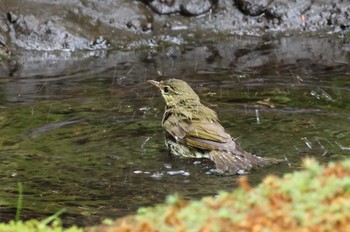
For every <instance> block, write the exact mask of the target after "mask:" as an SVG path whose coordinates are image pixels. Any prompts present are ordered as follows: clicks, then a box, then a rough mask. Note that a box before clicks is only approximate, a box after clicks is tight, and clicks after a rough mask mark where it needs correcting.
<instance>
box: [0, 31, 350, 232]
mask: <svg viewBox="0 0 350 232" xmlns="http://www.w3.org/2000/svg"><path fill="white" fill-rule="evenodd" d="M43 56H45V57H44V58H43ZM349 58H350V45H349V42H348V41H347V40H345V39H339V38H284V39H278V40H277V39H276V40H266V39H258V38H256V39H247V38H240V39H235V40H232V41H226V42H220V43H214V42H213V41H208V42H207V43H205V44H199V45H188V46H174V47H168V48H163V49H147V50H139V51H132V52H131V51H109V52H106V51H100V52H86V53H85V52H79V53H76V54H67V58H66V59H58V58H56V56H55V54H47V53H44V54H34V55H33V59H32V60H23V59H20V58H19V59H18V63H19V64H20V65H19V66H18V68H16V69H14V70H9V69H7V68H6V66H2V67H1V70H0V71H1V77H0V100H1V101H0V133H1V136H0V170H1V172H0V178H1V187H0V212H1V214H0V215H1V217H0V219H1V221H7V220H10V219H14V217H15V212H16V204H17V197H18V189H17V183H18V182H21V183H22V184H23V187H24V196H23V200H24V202H23V211H22V215H21V217H22V219H28V218H33V217H35V218H39V219H40V218H44V217H47V216H48V215H52V214H53V213H55V212H57V211H58V210H60V209H62V208H66V209H67V211H66V213H65V214H64V215H63V216H62V218H63V221H64V223H65V224H66V225H70V224H72V223H77V224H79V225H93V224H96V223H98V222H100V221H101V220H102V219H103V218H106V217H112V218H116V217H120V216H124V215H127V214H130V213H134V212H135V211H136V210H137V208H138V207H142V206H151V205H154V204H156V203H160V202H163V201H164V199H165V197H166V196H167V195H168V194H173V193H179V194H180V195H182V196H184V197H185V198H188V199H197V198H200V197H202V196H207V195H211V196H213V195H215V194H217V193H218V191H221V190H233V189H234V188H235V187H236V186H237V178H240V177H239V176H226V177H222V176H216V175H212V174H209V173H208V171H209V170H210V169H211V168H212V167H213V166H212V163H211V162H208V161H205V160H191V159H190V160H181V159H178V158H172V157H170V156H168V153H167V151H166V149H165V146H164V141H163V130H162V128H161V119H162V115H163V109H164V103H163V100H162V98H161V96H160V94H159V93H158V92H157V91H156V89H154V88H153V87H152V86H150V85H149V84H147V83H146V80H148V79H156V80H161V79H166V78H169V77H176V78H181V79H183V80H185V81H188V82H189V84H190V85H191V86H193V88H194V90H195V91H196V92H197V93H198V94H199V96H200V97H201V99H202V102H203V103H204V104H206V105H207V106H210V107H211V108H213V109H214V110H216V111H217V112H218V114H219V118H220V119H221V122H222V124H223V125H224V127H225V128H226V130H227V132H229V133H230V134H231V135H232V136H233V137H235V138H237V139H238V142H239V143H240V144H241V145H242V146H243V147H244V148H245V149H246V150H248V151H250V152H253V153H257V154H259V155H261V156H267V157H275V158H282V159H284V160H286V162H284V163H282V164H279V165H274V166H271V167H267V168H263V169H259V170H254V171H253V172H252V173H251V174H249V180H250V182H251V183H252V184H257V183H258V182H259V181H260V180H261V179H262V178H263V177H264V176H266V175H269V174H274V175H282V174H284V173H288V172H293V171H295V170H299V168H300V162H301V160H302V159H303V158H304V157H314V158H315V159H317V160H320V161H321V162H329V161H333V160H338V159H342V158H344V157H348V156H349V154H350V140H349V138H350V116H349V115H350V114H349V113H350V79H349V78H350V66H349V60H350V59H349ZM264 100H265V102H264Z"/></svg>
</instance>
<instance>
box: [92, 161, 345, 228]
mask: <svg viewBox="0 0 350 232" xmlns="http://www.w3.org/2000/svg"><path fill="white" fill-rule="evenodd" d="M304 167H305V170H303V171H298V172H294V173H291V174H287V175H285V176H284V177H283V178H278V177H275V176H269V177H266V178H265V179H264V181H263V182H262V183H261V184H260V185H258V186H257V187H256V188H252V187H251V186H250V185H249V183H248V177H247V176H243V177H241V178H240V186H241V187H240V188H239V189H237V190H235V191H233V192H230V193H227V192H222V193H220V194H219V195H218V196H217V197H206V198H203V199H202V200H200V201H186V200H183V199H182V198H180V197H178V196H170V197H168V199H167V201H166V203H165V204H164V205H159V206H156V207H151V208H142V209H140V210H139V211H138V213H137V215H135V216H129V217H125V218H122V219H118V220H117V221H115V222H113V223H109V225H101V226H98V227H95V228H90V229H88V231H350V215H349V213H348V212H350V160H346V161H343V162H341V163H330V164H328V165H327V166H326V167H325V166H322V165H320V164H318V163H317V162H315V161H313V160H305V161H304Z"/></svg>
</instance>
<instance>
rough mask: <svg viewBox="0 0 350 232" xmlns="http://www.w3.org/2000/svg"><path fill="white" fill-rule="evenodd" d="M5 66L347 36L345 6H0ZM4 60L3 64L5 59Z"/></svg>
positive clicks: (30, 2) (282, 0)
mask: <svg viewBox="0 0 350 232" xmlns="http://www.w3.org/2000/svg"><path fill="white" fill-rule="evenodd" d="M0 4H1V6H2V7H1V15H0V42H1V47H0V48H1V49H2V52H1V54H0V56H1V57H2V59H5V58H6V56H8V54H9V50H10V51H11V52H12V53H15V54H17V53H18V50H19V49H24V50H35V51H37V50H40V51H55V50H60V51H62V50H64V51H76V50H99V49H111V48H134V47H140V46H151V47H153V46H157V45H160V44H162V43H172V44H182V43H185V42H191V41H198V40H203V39H208V38H218V37H220V38H226V37H227V36H230V35H240V36H241V35H253V36H262V35H266V34H270V35H275V34H276V33H277V34H282V35H290V34H298V33H314V34H327V33H340V34H343V33H347V32H349V25H350V24H349V22H350V14H349V12H350V5H349V4H348V2H347V1H342V0H333V1H311V0H308V1H304V0H293V1H287V0H273V1H255V0H200V1H199V0H172V1H168V0H167V1H162V0H140V1H129V0H119V1H113V0H107V1H97V0H62V1H42V0H23V1H20V0H14V1H6V0H0ZM4 57H5V58H4Z"/></svg>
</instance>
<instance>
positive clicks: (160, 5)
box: [143, 0, 217, 16]
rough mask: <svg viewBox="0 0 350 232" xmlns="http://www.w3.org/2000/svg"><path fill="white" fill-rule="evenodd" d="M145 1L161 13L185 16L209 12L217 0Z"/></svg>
mask: <svg viewBox="0 0 350 232" xmlns="http://www.w3.org/2000/svg"><path fill="white" fill-rule="evenodd" d="M143 2H144V3H145V4H148V5H149V6H150V8H151V9H152V10H153V11H155V12H156V13H157V14H160V15H170V14H176V13H180V14H181V15H185V16H197V15H201V14H205V13H206V12H208V11H209V10H210V9H211V8H212V7H213V5H214V4H215V3H216V2H217V0H153V1H147V0H145V1H143Z"/></svg>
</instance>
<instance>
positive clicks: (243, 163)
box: [209, 150, 281, 175]
mask: <svg viewBox="0 0 350 232" xmlns="http://www.w3.org/2000/svg"><path fill="white" fill-rule="evenodd" d="M209 158H210V159H211V160H212V161H214V163H215V166H216V171H217V172H218V173H219V174H223V175H233V174H240V173H245V172H247V171H249V170H251V169H253V168H257V167H261V166H265V165H269V164H274V163H279V162H280V161H281V160H277V159H272V158H263V157H260V156H256V155H253V154H251V153H249V152H246V151H237V152H235V153H233V152H228V151H218V150H214V151H211V152H210V157H209Z"/></svg>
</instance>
